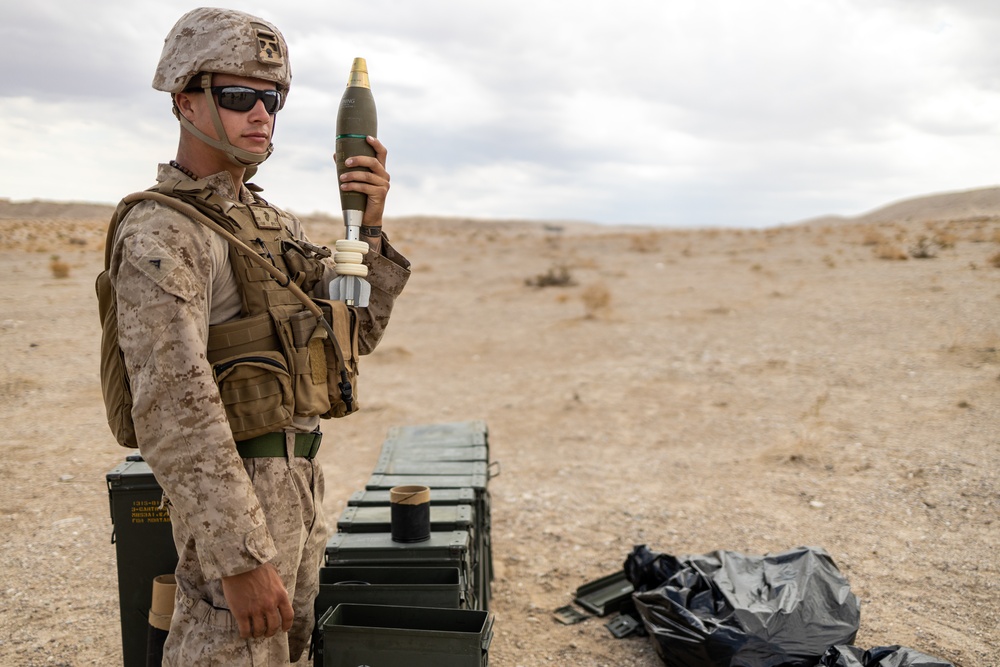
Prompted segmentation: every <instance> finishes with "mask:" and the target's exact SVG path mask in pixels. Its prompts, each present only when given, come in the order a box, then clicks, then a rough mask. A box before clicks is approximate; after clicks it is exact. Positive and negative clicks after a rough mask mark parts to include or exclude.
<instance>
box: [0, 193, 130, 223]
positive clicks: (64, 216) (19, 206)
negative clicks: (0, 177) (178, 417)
mask: <svg viewBox="0 0 1000 667" xmlns="http://www.w3.org/2000/svg"><path fill="white" fill-rule="evenodd" d="M114 210H115V207H114V205H113V204H90V203H84V202H57V201H46V200H40V199H32V200H29V201H21V202H18V201H11V200H10V199H7V198H4V197H0V220H107V219H108V218H110V217H111V214H112V213H114Z"/></svg>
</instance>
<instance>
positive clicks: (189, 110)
mask: <svg viewBox="0 0 1000 667" xmlns="http://www.w3.org/2000/svg"><path fill="white" fill-rule="evenodd" d="M194 94H198V95H203V94H204V93H201V92H199V93H174V114H175V115H176V114H178V113H179V114H181V115H183V116H184V117H185V118H187V119H188V120H189V121H191V122H194V104H193V101H192V99H191V96H192V95H194Z"/></svg>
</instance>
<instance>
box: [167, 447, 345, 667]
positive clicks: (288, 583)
mask: <svg viewBox="0 0 1000 667" xmlns="http://www.w3.org/2000/svg"><path fill="white" fill-rule="evenodd" d="M244 466H245V468H246V470H247V473H248V474H249V475H250V478H251V479H252V480H253V485H254V490H255V491H256V493H257V497H258V499H259V500H260V503H261V506H262V507H263V509H264V514H265V516H266V517H267V528H268V531H269V532H270V533H271V537H272V539H273V540H274V543H275V546H276V547H277V550H278V555H277V556H276V557H275V558H274V560H272V561H271V563H272V564H273V565H274V566H275V567H276V568H277V570H278V572H279V574H280V575H281V579H282V581H283V582H284V584H285V588H286V589H287V590H288V596H289V598H290V599H291V601H292V608H293V610H294V611H295V620H294V622H293V624H292V629H291V630H290V631H289V632H288V633H287V634H286V633H284V632H279V633H277V634H276V635H274V636H273V637H261V638H259V639H254V638H251V639H241V638H240V633H239V628H238V627H237V625H236V620H235V619H234V618H233V615H232V614H231V613H230V611H229V609H228V605H227V604H226V598H225V596H224V595H223V593H222V581H221V580H219V579H214V580H206V579H205V577H204V576H203V575H202V572H201V568H200V566H199V562H198V554H197V548H198V545H197V544H195V542H194V539H193V537H192V536H191V534H190V532H189V531H188V530H187V529H186V528H185V525H184V523H183V521H181V520H179V519H175V517H174V516H173V515H171V521H172V522H173V531H174V544H175V546H176V547H177V555H178V563H177V570H176V572H175V575H176V578H177V596H176V599H175V602H174V614H173V617H172V618H171V622H170V633H169V634H168V635H167V640H166V643H165V644H164V647H163V667H191V666H192V665H198V666H199V667H209V666H213V667H214V666H218V667H223V666H225V667H242V666H246V667H262V666H266V667H281V666H285V665H289V664H290V663H294V662H296V661H297V660H298V659H299V657H300V656H301V654H302V653H303V652H304V651H305V649H306V648H308V646H309V640H310V637H311V635H312V630H313V625H314V617H313V616H314V613H313V604H314V602H315V599H316V594H317V593H318V591H319V568H320V565H321V561H322V558H323V551H324V548H325V546H326V540H327V537H328V535H327V533H328V530H327V525H326V520H325V517H324V515H323V489H324V482H323V470H322V468H321V467H320V465H319V463H318V462H316V461H315V460H310V459H307V458H303V457H294V458H292V459H290V460H289V459H286V458H282V457H268V458H252V459H244Z"/></svg>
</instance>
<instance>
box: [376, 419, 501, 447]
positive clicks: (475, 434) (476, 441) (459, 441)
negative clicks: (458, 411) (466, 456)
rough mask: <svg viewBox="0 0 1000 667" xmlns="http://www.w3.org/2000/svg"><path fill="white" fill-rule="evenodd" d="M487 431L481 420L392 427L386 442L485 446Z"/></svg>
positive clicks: (484, 423)
mask: <svg viewBox="0 0 1000 667" xmlns="http://www.w3.org/2000/svg"><path fill="white" fill-rule="evenodd" d="M488 433H489V432H488V429H487V428H486V422H484V421H482V420H476V421H465V422H442V423H439V424H417V425H413V426H394V427H392V428H390V429H389V432H388V434H387V435H386V440H404V441H406V442H410V443H424V444H430V445H448V446H461V445H487V444H488V443H487V438H488Z"/></svg>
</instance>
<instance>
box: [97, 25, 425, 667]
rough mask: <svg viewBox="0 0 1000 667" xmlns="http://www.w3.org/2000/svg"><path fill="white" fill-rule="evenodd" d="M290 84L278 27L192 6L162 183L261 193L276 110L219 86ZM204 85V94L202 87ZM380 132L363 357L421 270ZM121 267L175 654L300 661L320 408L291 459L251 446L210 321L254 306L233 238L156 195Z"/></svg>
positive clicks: (317, 490) (119, 291) (125, 231)
mask: <svg viewBox="0 0 1000 667" xmlns="http://www.w3.org/2000/svg"><path fill="white" fill-rule="evenodd" d="M268 39H271V40H273V41H271V42H268ZM258 49H260V51H259V52H258ZM269 49H270V51H269ZM262 61H263V62H262ZM268 61H269V62H268ZM205 73H209V74H211V76H210V77H205V76H204V74H205ZM199 81H200V83H199ZM290 81H291V73H290V70H289V68H288V61H287V52H286V51H285V45H284V39H283V37H282V36H281V34H280V33H279V32H278V31H277V29H276V28H275V27H274V26H272V25H270V24H268V23H266V22H264V21H262V20H260V19H258V18H255V17H252V16H249V15H246V14H243V13H241V12H235V11H229V10H217V9H198V10H194V11H192V12H189V13H188V14H186V15H185V16H184V17H182V18H181V19H180V20H179V21H178V23H177V25H175V26H174V28H173V30H172V31H171V33H170V34H169V35H168V37H167V40H166V42H165V46H164V50H163V55H162V57H161V61H160V65H159V67H158V68H157V74H156V77H155V79H154V87H155V88H157V89H159V90H163V91H165V92H169V93H171V94H172V97H173V99H174V104H175V107H174V109H175V115H177V116H178V119H179V120H180V122H181V125H182V128H183V129H182V130H181V142H180V145H179V148H178V155H177V160H176V161H173V162H172V163H171V164H161V165H160V166H159V169H158V173H157V181H159V182H164V181H168V180H178V181H179V182H180V183H182V184H183V183H185V182H187V181H190V180H192V177H194V176H195V175H200V176H201V178H200V179H199V182H200V183H201V184H202V185H204V186H206V187H208V188H210V189H211V190H213V191H214V192H216V193H218V194H219V195H221V196H222V197H224V198H226V199H227V200H230V201H233V202H241V203H243V204H249V203H252V202H253V201H254V199H255V197H254V195H253V194H252V193H251V191H250V190H248V188H247V186H246V184H245V183H244V178H245V177H246V172H247V170H248V169H249V170H250V171H254V170H255V169H256V165H257V164H259V163H260V162H262V161H263V159H266V157H267V156H268V155H270V151H271V144H270V130H271V129H272V128H273V120H274V114H273V113H269V112H268V110H267V109H266V108H265V107H264V103H265V102H266V101H267V100H266V99H264V98H263V97H262V96H261V95H260V93H257V95H258V98H257V99H256V100H255V101H254V107H253V108H252V109H251V110H250V111H246V112H239V111H234V110H231V109H227V108H225V107H223V108H222V109H221V110H220V109H218V108H216V106H215V103H216V102H217V100H216V98H215V94H216V91H211V90H210V87H211V86H218V85H233V84H234V82H235V83H236V84H239V85H244V86H252V88H254V89H264V90H278V91H279V92H281V93H282V94H284V93H287V90H288V86H289V84H290ZM192 82H194V85H200V86H202V88H204V89H205V90H204V91H203V90H191V89H190V88H189V87H188V86H189V85H192ZM185 91H187V92H185ZM206 107H208V108H206ZM275 111H276V110H275ZM192 128H193V129H192ZM233 128H237V129H236V131H234V130H233ZM241 128H242V129H241ZM246 128H250V129H249V130H247V129H246ZM371 143H372V145H373V146H374V147H375V150H376V157H374V158H357V159H358V160H359V161H360V162H359V163H356V164H358V165H359V166H363V167H367V168H368V169H369V170H370V172H350V173H351V174H352V175H351V176H348V178H347V180H346V181H345V183H346V184H347V189H354V190H357V191H361V192H364V193H365V194H367V195H368V199H369V205H368V208H367V211H366V214H365V219H364V221H363V223H362V224H363V225H364V227H365V230H366V232H367V234H368V235H367V236H365V237H363V238H364V239H365V240H367V241H368V242H369V244H370V246H371V248H372V252H369V253H368V254H367V255H366V256H365V260H364V261H365V264H367V265H368V268H369V277H368V281H369V283H370V284H371V287H372V289H371V298H370V303H369V306H368V308H367V309H358V311H357V313H358V316H359V319H360V334H359V341H358V347H359V351H360V353H361V354H365V353H367V352H370V351H371V350H372V349H373V348H374V347H375V345H376V344H377V343H378V341H379V339H380V338H381V336H382V333H383V331H384V329H385V326H386V323H387V321H388V319H389V315H390V313H391V310H392V306H393V302H394V300H395V298H396V296H397V295H398V294H399V293H400V291H401V290H402V288H403V286H404V285H405V283H406V280H407V278H408V276H409V270H408V267H409V263H408V262H407V260H406V259H405V258H403V257H402V256H401V255H400V254H399V253H397V252H396V251H395V250H394V249H393V248H392V246H391V245H390V244H389V242H388V240H387V239H386V237H385V236H384V235H381V234H380V231H381V230H380V227H381V223H382V219H381V218H382V210H383V206H384V200H385V194H386V192H387V191H388V173H386V172H385V168H384V162H385V150H384V148H383V147H382V145H381V144H380V143H379V142H378V141H377V140H371ZM205 169H209V172H210V173H206V172H205V171H203V170H205ZM281 219H282V220H283V222H284V224H286V225H287V226H288V227H289V232H290V234H291V236H293V237H295V238H298V239H305V234H304V232H303V230H302V229H301V225H300V224H299V222H298V220H296V219H295V218H294V217H293V216H289V215H287V214H284V213H283V212H281ZM110 277H111V280H112V283H113V285H114V287H115V290H116V295H117V306H118V326H119V328H118V333H119V345H120V347H121V350H122V353H123V355H124V359H125V363H126V367H127V370H128V373H129V377H130V381H131V387H132V395H133V411H132V415H133V418H134V421H135V425H136V433H137V436H138V442H139V448H140V452H141V453H142V455H143V457H144V458H145V460H146V461H147V462H148V463H149V466H150V468H151V469H152V470H153V472H154V474H155V476H156V479H157V481H158V482H159V483H160V485H161V486H162V488H163V490H164V498H165V502H166V504H167V507H168V508H169V511H170V517H171V521H172V524H173V533H174V541H175V544H176V547H177V552H178V558H179V561H178V565H177V570H176V573H175V574H176V578H177V586H178V587H177V597H176V603H175V609H174V615H173V618H172V621H171V626H170V633H169V636H168V638H167V642H166V645H165V647H164V659H163V664H164V665H171V666H176V667H188V666H190V665H199V666H201V665H285V664H288V663H289V662H295V661H297V660H298V658H299V657H300V655H301V654H302V652H303V650H304V649H305V648H306V647H307V645H308V642H309V637H310V634H311V631H312V626H313V602H314V599H315V596H316V593H317V591H318V571H319V567H320V564H321V559H322V552H323V548H324V545H325V542H326V539H327V537H328V531H329V525H328V523H327V521H326V519H325V517H324V515H323V510H322V501H323V472H322V469H321V467H320V466H319V464H318V463H317V462H316V461H315V459H313V458H311V457H309V456H296V455H295V447H296V442H297V438H298V437H300V435H299V434H307V433H310V432H313V431H314V430H316V429H317V426H318V421H319V419H318V417H315V416H312V417H301V416H299V417H296V418H295V420H294V421H293V423H291V424H290V425H288V426H287V427H286V428H284V429H282V430H281V431H280V433H281V434H282V435H280V436H279V438H281V439H283V440H284V442H285V445H286V446H285V448H284V455H282V456H255V457H250V458H244V457H241V455H240V451H239V450H238V448H237V444H236V442H235V441H234V437H233V432H232V429H231V427H230V422H229V420H228V419H227V415H226V411H225V408H224V405H223V400H222V398H221V396H220V390H219V386H218V384H217V383H216V378H215V375H214V373H213V368H212V364H211V363H210V362H209V359H208V354H207V346H208V341H209V334H210V330H209V327H210V326H211V325H218V324H220V323H224V322H229V321H233V320H235V319H237V318H239V317H240V316H241V312H242V310H243V305H244V300H243V295H242V294H241V288H240V283H239V281H238V280H236V278H235V276H234V272H233V267H232V263H231V255H230V246H229V243H228V242H227V241H226V240H225V239H223V238H222V237H221V236H219V235H218V234H216V233H215V232H213V231H211V230H209V229H208V228H206V227H204V226H202V225H201V224H200V223H198V222H196V221H194V220H192V219H190V218H188V217H187V216H185V215H183V214H182V213H180V212H178V211H176V210H174V209H172V208H170V207H167V206H164V205H163V204H161V203H159V202H155V201H143V202H141V203H139V204H137V205H136V206H134V207H133V208H132V209H131V210H130V211H129V213H128V214H127V217H125V218H124V220H123V221H122V222H121V224H120V226H119V229H118V232H117V234H116V237H115V241H114V248H113V254H112V262H111V270H110ZM331 277H332V275H331V276H327V277H326V278H324V279H323V280H320V281H319V283H318V285H319V286H320V287H325V286H326V285H328V283H329V278H331ZM317 289H319V287H318V288H317ZM322 296H326V295H322Z"/></svg>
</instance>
